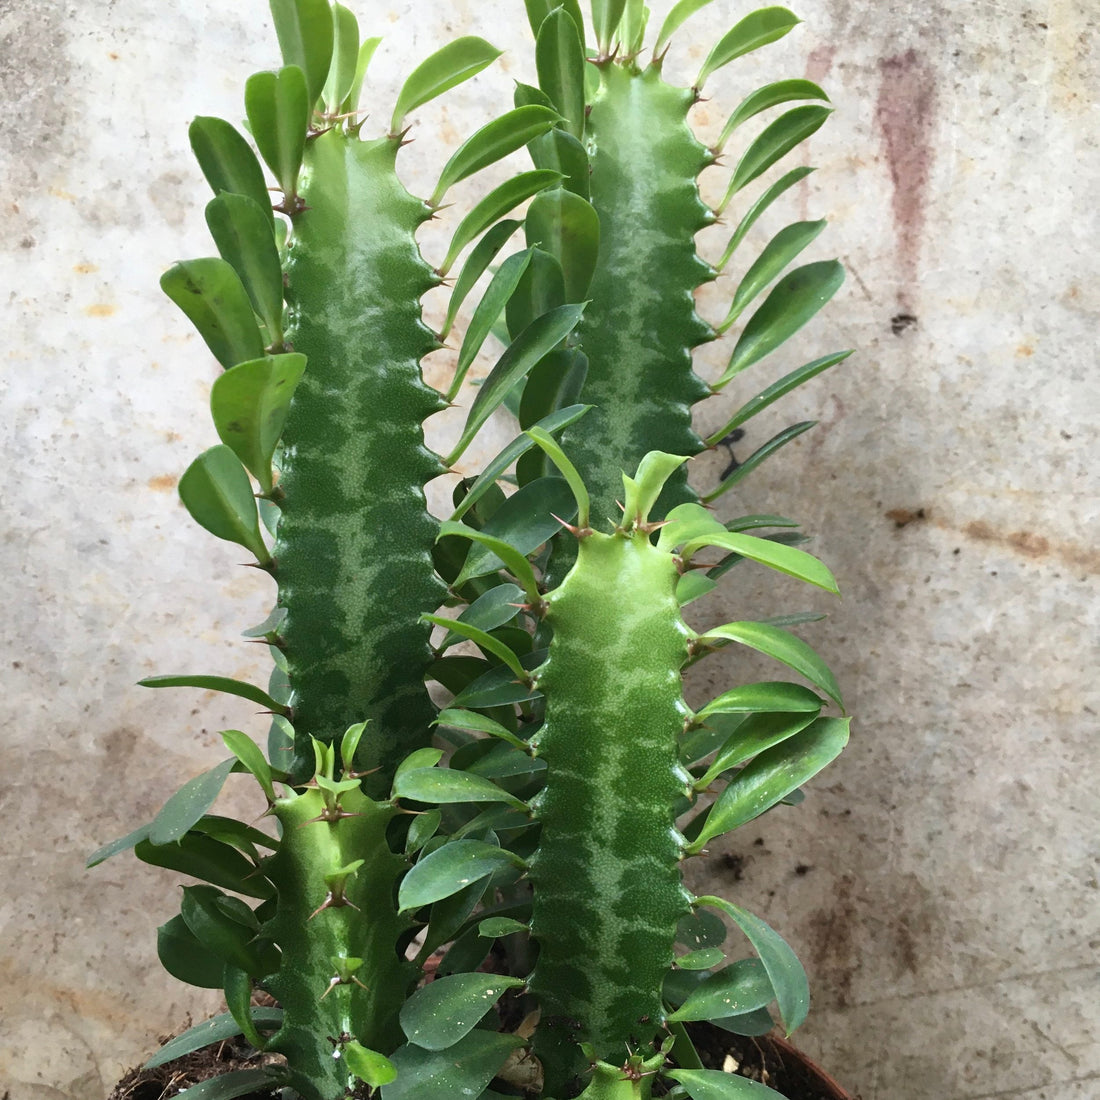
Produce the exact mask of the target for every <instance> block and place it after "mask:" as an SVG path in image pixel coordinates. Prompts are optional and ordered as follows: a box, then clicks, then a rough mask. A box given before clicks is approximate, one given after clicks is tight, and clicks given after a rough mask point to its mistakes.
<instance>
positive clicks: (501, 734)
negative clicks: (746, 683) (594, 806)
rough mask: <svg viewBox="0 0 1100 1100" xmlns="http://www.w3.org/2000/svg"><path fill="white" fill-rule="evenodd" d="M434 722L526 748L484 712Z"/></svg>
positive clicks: (445, 714)
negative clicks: (485, 734)
mask: <svg viewBox="0 0 1100 1100" xmlns="http://www.w3.org/2000/svg"><path fill="white" fill-rule="evenodd" d="M436 722H437V724H438V725H441V726H448V727H450V728H451V729H458V730H476V731H477V732H478V733H487V734H489V736H490V737H498V738H500V740H502V741H505V742H507V743H508V744H509V745H512V746H514V747H515V748H517V749H523V750H524V751H526V750H527V742H526V741H524V740H523V739H522V738H519V737H517V736H516V735H515V734H514V733H512V732H511V730H508V729H506V728H505V727H504V726H502V725H501V724H500V723H499V722H497V721H494V720H493V719H492V718H490V717H488V716H487V715H485V714H476V713H474V712H473V711H470V710H457V709H452V708H447V709H446V710H444V711H441V712H440V715H439V717H438V718H437V719H436ZM135 843H136V842H135Z"/></svg>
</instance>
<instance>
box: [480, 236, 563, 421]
mask: <svg viewBox="0 0 1100 1100" xmlns="http://www.w3.org/2000/svg"><path fill="white" fill-rule="evenodd" d="M564 304H565V276H564V274H563V273H562V269H561V264H559V263H558V261H557V260H555V259H554V257H553V256H551V255H550V253H548V252H544V251H543V250H542V249H541V248H536V249H535V251H534V253H533V254H532V256H531V263H530V264H529V265H528V267H527V270H526V271H525V272H524V273H523V278H522V279H520V282H519V286H518V287H516V292H515V293H514V294H513V295H512V297H511V298H510V299H509V301H508V306H507V308H506V309H505V311H504V319H505V325H504V326H503V327H504V329H505V332H504V334H503V335H500V333H499V331H498V330H494V334H495V335H497V337H498V339H499V340H500V342H501V343H502V344H504V345H505V346H507V345H508V344H510V343H511V342H512V340H513V339H515V337H517V336H518V335H519V334H520V333H521V332H523V330H524V329H526V328H527V327H528V326H529V325H530V324H531V323H532V322H533V321H534V320H535V319H536V318H538V317H541V316H543V314H546V313H549V312H550V311H551V310H554V309H557V308H558V307H559V306H563V305H564ZM518 390H519V386H518V385H517V386H513V387H512V389H510V390H509V391H508V395H509V397H514V396H515V394H516V393H517V392H518ZM510 411H511V412H512V413H513V415H514V414H515V412H516V408H515V405H514V402H513V404H512V406H511V407H510Z"/></svg>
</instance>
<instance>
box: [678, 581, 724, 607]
mask: <svg viewBox="0 0 1100 1100" xmlns="http://www.w3.org/2000/svg"><path fill="white" fill-rule="evenodd" d="M717 587H718V582H717V581H715V580H711V578H710V577H708V576H707V575H706V574H705V573H685V574H684V575H683V576H682V577H681V578H680V579H679V580H678V581H677V582H676V602H677V603H679V605H680V606H681V607H687V605H688V604H689V603H693V602H694V601H695V600H698V599H701V598H702V597H703V596H706V595H707V594H708V593H710V592H713V591H714V590H715V589H716V588H717Z"/></svg>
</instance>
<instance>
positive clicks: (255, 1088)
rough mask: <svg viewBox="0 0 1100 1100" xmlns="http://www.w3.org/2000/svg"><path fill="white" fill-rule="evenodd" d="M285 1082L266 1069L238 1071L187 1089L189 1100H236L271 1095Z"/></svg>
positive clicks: (211, 1078)
mask: <svg viewBox="0 0 1100 1100" xmlns="http://www.w3.org/2000/svg"><path fill="white" fill-rule="evenodd" d="M282 1083H283V1082H282V1081H281V1079H280V1078H279V1077H275V1076H272V1074H270V1073H269V1072H268V1071H267V1070H266V1069H238V1070H234V1071H233V1072H232V1073H225V1074H222V1076H221V1077H210V1078H208V1079H207V1080H206V1081H202V1082H200V1083H199V1084H197V1085H189V1086H188V1087H187V1100H234V1098H235V1097H237V1096H246V1097H247V1096H249V1095H256V1096H259V1095H262V1094H263V1093H264V1092H267V1093H270V1092H271V1090H272V1089H275V1088H278V1086H279V1085H280V1084H282Z"/></svg>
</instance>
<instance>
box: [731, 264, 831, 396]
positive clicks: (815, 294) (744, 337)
mask: <svg viewBox="0 0 1100 1100" xmlns="http://www.w3.org/2000/svg"><path fill="white" fill-rule="evenodd" d="M843 282H844V268H843V267H842V266H841V265H840V264H839V263H838V262H837V261H836V260H822V261H820V262H819V263H813V264H806V265H805V266H804V267H799V268H796V269H795V270H794V271H792V272H790V274H788V275H785V276H784V277H783V278H782V279H781V280H780V281H779V282H778V283H777V284H776V286H775V288H774V289H773V290H772V291H771V293H770V294H769V295H768V296H767V298H765V299H764V303H763V305H761V306H760V307H759V308H758V309H757V310H756V312H755V313H754V314H753V315H752V317H751V318H750V319H749V322H748V324H746V325H745V328H744V331H743V332H742V333H741V336H740V339H738V341H737V346H736V347H735V348H734V349H733V355H732V356H731V357H730V361H729V365H728V366H727V367H726V369H725V372H724V373H723V374H722V377H721V378H719V379H718V381H717V382H716V383H715V384H714V388H715V389H721V388H722V387H723V386H725V385H726V384H727V383H728V382H729V381H730V379H731V378H733V377H734V376H735V375H737V374H740V373H741V371H743V370H745V369H746V368H747V367H751V366H752V365H753V364H754V363H756V362H758V361H759V360H761V359H763V358H764V356H766V355H768V354H770V353H771V352H773V351H775V349H776V348H777V347H779V345H780V344H782V343H783V342H784V341H785V340H787V339H788V338H789V337H791V336H793V335H794V334H795V333H796V332H798V330H799V329H800V328H802V326H803V325H805V324H806V323H807V322H808V321H809V320H811V319H812V318H813V317H814V316H815V315H816V314H817V312H818V310H820V309H821V307H822V306H824V305H825V303H826V302H827V301H828V300H829V299H830V298H831V297H832V296H833V295H834V294H835V293H836V292H837V291H838V290H839V289H840V286H841V284H842V283H843Z"/></svg>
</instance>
